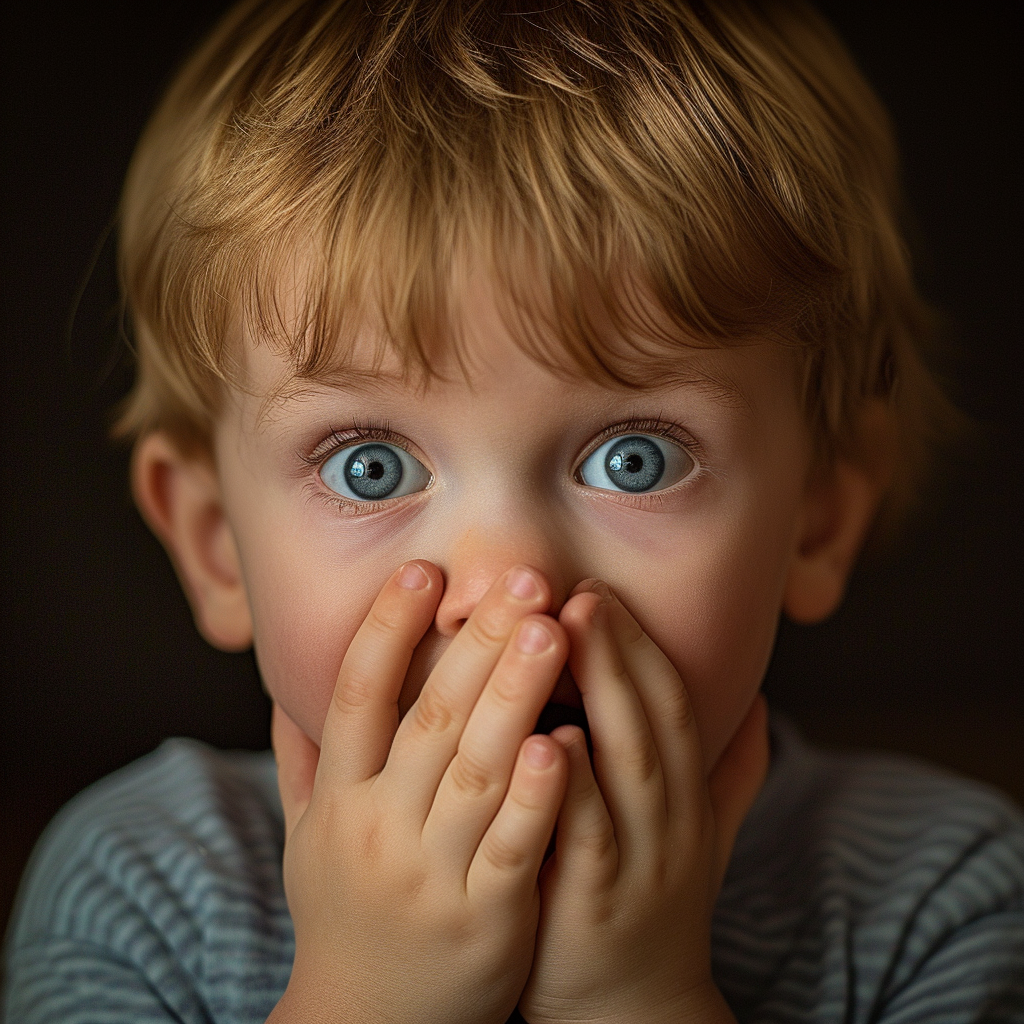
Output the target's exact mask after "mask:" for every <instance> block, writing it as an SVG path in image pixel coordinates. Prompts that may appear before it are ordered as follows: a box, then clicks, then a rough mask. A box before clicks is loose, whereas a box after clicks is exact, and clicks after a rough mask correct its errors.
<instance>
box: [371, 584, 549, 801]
mask: <svg viewBox="0 0 1024 1024" xmlns="http://www.w3.org/2000/svg"><path fill="white" fill-rule="evenodd" d="M550 601H551V593H550V589H549V588H548V584H547V582H546V580H544V578H543V577H542V576H541V574H540V573H538V572H537V571H536V570H532V569H529V568H528V567H526V566H515V567H514V568H512V569H510V570H509V571H508V572H507V573H505V574H504V575H503V576H502V577H501V578H500V579H498V580H496V581H495V583H494V584H493V585H492V586H491V588H490V589H489V590H488V591H487V593H486V594H485V595H484V596H483V598H482V599H481V601H480V603H479V604H478V605H477V607H476V608H474V609H473V612H472V614H471V615H470V616H469V618H468V619H467V620H466V623H465V625H464V626H463V627H462V628H461V629H460V630H459V633H458V634H457V636H456V637H455V639H454V640H453V641H452V642H451V643H450V644H449V645H448V647H447V648H446V650H445V651H444V653H443V654H442V655H441V658H440V659H439V661H438V663H437V664H436V665H435V666H434V669H433V671H432V672H431V673H430V677H429V678H428V679H427V682H426V684H425V685H424V687H423V690H422V691H421V692H420V695H419V697H418V698H417V700H416V702H415V703H414V704H413V706H412V707H411V708H410V709H409V712H408V713H407V714H406V716H405V718H404V719H403V720H402V723H401V725H400V726H399V728H398V733H397V735H396V736H395V741H394V743H393V745H392V748H391V754H390V756H389V757H388V764H387V768H386V769H385V772H384V775H383V776H382V781H385V780H387V782H388V784H389V785H390V784H391V781H392V780H393V781H394V785H395V788H396V793H395V797H396V799H400V800H402V801H403V802H404V810H405V813H408V814H415V815H418V816H419V818H418V820H420V821H425V820H426V818H427V814H428V812H429V811H430V808H431V805H432V804H433V802H434V797H435V794H436V793H437V790H438V786H439V785H440V782H441V779H442V777H443V776H444V774H445V772H446V771H447V770H448V766H449V765H450V764H451V762H452V759H453V758H454V757H455V755H456V752H457V750H458V749H459V743H460V740H461V737H462V734H463V730H464V729H465V726H466V723H467V722H468V721H469V717H470V715H471V714H472V713H473V709H474V707H475V706H476V703H477V701H478V699H479V698H480V695H481V693H482V692H483V690H484V687H485V686H486V685H487V683H488V680H489V679H490V678H491V675H492V673H493V672H494V669H495V666H496V665H497V664H498V661H499V659H500V658H501V657H502V654H503V652H504V651H505V649H506V647H507V646H508V642H509V639H510V638H511V636H512V634H513V632H514V631H515V629H516V627H517V625H518V624H519V623H520V622H521V621H522V620H523V619H524V618H525V617H526V616H527V615H530V614H531V613H536V612H540V611H542V610H544V609H546V608H547V607H548V606H549V604H550ZM548 622H549V628H551V627H553V629H554V630H556V631H557V630H558V628H559V627H558V625H557V623H555V622H554V621H553V620H548ZM556 656H557V655H555V654H551V653H549V654H548V655H546V656H545V657H547V659H548V660H549V661H550V660H551V659H552V658H554V657H556ZM562 659H563V660H564V653H563V654H562ZM513 660H514V659H513ZM545 664H546V663H545ZM509 665H510V666H511V665H512V662H510V663H509ZM533 671H536V669H533ZM556 675H557V672H556ZM509 685H512V683H511V682H510V683H509ZM521 685H525V684H520V689H519V690H516V691H515V692H516V693H517V694H520V696H519V697H517V698H516V700H515V701H506V703H510V704H515V705H517V706H518V701H519V699H520V697H521ZM552 685H553V684H552ZM548 692H550V689H549V691H548ZM544 699H545V700H546V699H547V698H546V697H545V698H544ZM541 703H542V704H543V701H541ZM534 720H536V716H535V717H534ZM531 726H532V723H531ZM530 731H531V729H530V728H529V727H528V728H526V729H524V730H523V732H521V733H520V734H519V736H518V738H517V739H516V742H515V745H514V746H513V748H512V754H511V760H509V761H508V764H507V769H508V771H510V770H511V763H512V761H514V758H515V751H516V750H517V749H518V747H519V743H520V742H522V740H523V738H524V737H525V736H526V735H527V734H528V733H529V732H530ZM466 767H467V768H468V767H470V766H469V765H466ZM505 778H506V779H507V778H508V775H507V774H506V776H505ZM399 790H400V791H399Z"/></svg>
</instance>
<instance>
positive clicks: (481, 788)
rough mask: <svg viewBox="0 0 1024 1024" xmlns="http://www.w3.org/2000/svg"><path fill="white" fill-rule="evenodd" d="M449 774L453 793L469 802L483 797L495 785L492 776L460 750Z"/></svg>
mask: <svg viewBox="0 0 1024 1024" xmlns="http://www.w3.org/2000/svg"><path fill="white" fill-rule="evenodd" d="M449 773H450V777H451V782H452V785H453V786H454V788H455V791H456V792H457V793H459V794H461V795H462V796H463V797H466V798H468V799H470V800H476V799H479V798H480V797H482V796H485V795H486V794H487V793H488V792H490V790H491V789H492V788H493V787H494V785H495V778H494V776H493V774H492V773H491V772H489V771H488V770H487V769H486V768H485V767H484V766H483V765H481V764H480V763H479V762H478V761H476V760H475V759H474V758H473V757H468V756H467V755H466V754H465V753H464V752H463V751H461V750H460V751H459V753H458V754H456V755H455V758H454V760H453V761H452V763H451V767H450V768H449Z"/></svg>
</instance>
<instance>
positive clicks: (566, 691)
mask: <svg viewBox="0 0 1024 1024" xmlns="http://www.w3.org/2000/svg"><path fill="white" fill-rule="evenodd" d="M560 725H578V726H579V727H580V728H581V729H582V730H583V734H584V736H586V738H587V750H588V752H589V753H590V754H591V756H593V748H592V747H591V744H590V723H589V722H588V721H587V713H586V712H585V711H584V710H583V700H582V698H581V697H580V691H579V688H578V687H577V686H576V682H575V680H574V679H573V678H572V675H571V674H570V672H569V668H568V666H566V667H565V668H563V669H562V674H561V676H559V679H558V683H557V684H556V685H555V689H554V692H553V693H552V695H551V700H549V701H548V703H547V704H545V705H544V708H543V709H542V711H541V713H540V716H539V717H538V719H537V724H536V725H535V726H534V728H533V731H534V732H535V733H544V734H547V733H550V732H551V731H552V730H554V729H557V728H558V727H559V726H560Z"/></svg>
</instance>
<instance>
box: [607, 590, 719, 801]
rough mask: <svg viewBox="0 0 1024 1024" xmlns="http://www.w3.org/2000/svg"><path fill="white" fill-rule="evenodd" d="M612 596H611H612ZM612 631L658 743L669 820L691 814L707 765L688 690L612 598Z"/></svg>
mask: <svg viewBox="0 0 1024 1024" xmlns="http://www.w3.org/2000/svg"><path fill="white" fill-rule="evenodd" d="M609 593H610V592H609ZM608 620H609V626H610V628H611V631H612V633H613V635H614V636H615V638H616V640H617V641H618V645H619V651H620V656H621V658H622V663H623V665H624V666H625V668H626V671H627V673H628V675H629V678H630V679H631V680H632V681H633V683H634V685H635V686H636V690H637V695H638V697H639V699H640V703H641V705H642V706H643V709H644V714H645V716H646V718H647V722H648V723H649V725H650V729H651V734H652V736H653V737H654V745H655V747H656V749H657V751H658V757H659V758H660V761H661V765H662V770H663V773H664V778H665V799H666V804H667V808H668V813H669V815H670V816H679V815H685V814H692V813H693V812H694V810H695V801H697V800H699V799H701V798H702V797H703V790H704V776H705V768H704V759H703V755H702V753H701V745H700V735H699V733H698V732H697V722H696V719H695V718H694V716H693V706H692V704H691V703H690V696H689V694H688V693H687V691H686V685H685V683H684V682H683V680H682V679H681V678H680V676H679V673H678V672H677V671H676V668H675V666H674V665H673V664H672V662H671V661H669V659H668V657H667V655H666V654H665V652H664V651H662V649H661V648H660V647H659V646H658V645H657V644H656V643H655V642H654V641H653V640H652V639H651V638H650V637H649V636H648V635H647V633H646V632H645V631H644V630H643V628H642V627H641V626H640V624H639V623H638V622H637V621H636V619H634V618H633V616H632V614H630V612H629V609H628V608H626V606H625V605H624V604H623V603H622V602H621V601H619V600H618V599H617V598H616V597H615V595H614V594H613V593H610V600H609V602H608Z"/></svg>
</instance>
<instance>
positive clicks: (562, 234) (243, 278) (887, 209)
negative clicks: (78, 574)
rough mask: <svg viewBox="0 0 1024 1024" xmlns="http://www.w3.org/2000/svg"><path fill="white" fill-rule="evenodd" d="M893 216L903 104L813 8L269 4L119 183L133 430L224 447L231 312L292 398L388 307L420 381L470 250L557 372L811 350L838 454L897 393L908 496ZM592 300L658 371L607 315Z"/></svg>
mask: <svg viewBox="0 0 1024 1024" xmlns="http://www.w3.org/2000/svg"><path fill="white" fill-rule="evenodd" d="M898 205H899V196H898V185H897V157H896V151H895V146H894V142H893V137H892V132H891V130H890V126H889V123H888V119H887V117H886V114H885V112H884V110H883V109H882V107H881V106H880V104H879V102H878V100H877V99H876V97H875V95H874V94H873V92H872V91H871V89H870V87H869V86H868V85H867V83H866V82H865V81H864V79H863V78H862V76H861V75H860V73H859V72H858V70H857V69H856V67H855V66H854V64H853V62H852V60H851V58H850V57H849V55H848V54H847V53H846V51H845V49H844V48H843V46H842V44H841V43H840V42H839V41H838V39H837V38H836V37H835V35H834V34H833V32H832V30H831V29H830V28H829V27H828V25H827V24H826V23H825V22H824V21H822V20H821V18H820V17H819V16H818V15H817V14H815V13H814V12H813V11H812V10H811V9H809V8H808V7H806V6H804V5H803V4H802V3H799V2H779V3H770V2H766V3H753V2H738V0H737V2H732V0H714V2H699V0H695V2H686V0H629V2H623V3H606V2H605V0H573V2H569V3H559V4H551V5H550V6H549V7H544V5H541V8H540V9H538V5H537V4H535V3H530V2H525V0H520V2H515V0H248V2H244V3H242V4H241V5H239V6H238V7H237V8H235V9H234V10H233V11H232V12H230V13H229V14H228V15H227V17H226V18H225V19H224V20H223V22H222V23H221V24H220V25H219V26H218V27H217V28H216V29H215V30H214V32H213V33H212V35H211V36H210V37H209V39H208V40H207V41H206V42H205V43H204V44H203V45H202V46H201V47H200V48H199V49H198V51H197V52H196V53H195V54H194V55H193V56H192V57H191V58H190V59H189V60H188V62H187V63H186V64H185V66H184V67H183V68H182V70H181V71H180V73H179V74H178V75H177V77H176V79H175V80H174V81H173V83H172V85H171V87H170V89H169V90H168V92H167V94H166V96H165V97H164V99H163V101H162V103H161V104H160V106H159V108H158V109H157V111H156V113H155V115H154V116H153V118H152V121H151V122H150V124H149V126H148V128H147V129H146V132H145V134H144V135H143V137H142V140H141V141H140V143H139V146H138V149H137V151H136V154H135V157H134V159H133V161H132V164H131V167H130V170H129V173H128V178H127V182H126V186H125V190H124V195H123V201H122V207H121V220H120V260H121V273H122V279H123V284H124V290H125V298H126V302H127V307H128V310H129V313H130V317H131V322H132V325H133V329H134V338H135V343H136V351H137V359H138V376H137V381H136V384H135V387H134V390H133V391H132V393H131V395H130V396H129V398H128V400H127V403H126V405H125V407H124V409H123V412H122V416H121V418H120V422H119V430H120V431H121V432H122V433H124V434H126V435H133V434H136V435H137V434H139V433H145V432H147V431H150V430H153V429H165V430H168V431H170V432H172V433H173V434H176V435H177V436H178V437H179V438H180V439H182V441H183V442H185V441H189V440H191V441H192V442H194V443H203V442H204V440H206V439H208V437H209V433H210V430H211V426H212V423H213V422H214V420H215V418H216V415H217V412H218V409H219V403H220V401H221V398H222V395H223V389H224V386H225V383H226V382H229V381H236V380H237V376H238V374H237V367H236V366H235V361H234V356H235V355H237V353H236V352H235V350H234V347H233V346H232V344H230V343H229V336H230V327H231V325H232V323H234V322H237V320H238V318H239V317H242V318H243V319H244V320H245V322H246V323H247V324H248V325H249V327H250V329H251V330H252V331H253V333H254V334H255V335H256V336H257V337H258V338H261V339H264V340H266V341H268V342H269V343H273V344H276V345H280V346H283V347H284V349H285V350H286V351H287V352H288V354H289V355H290V358H291V360H292V362H293V365H294V369H295V380H296V381H297V382H301V381H304V380H311V379H322V378H323V377H324V376H325V375H329V374H331V373H332V372H337V371H339V370H341V369H342V368H343V367H344V362H345V358H346V352H347V346H346V345H345V344H344V343H343V340H342V339H344V337H346V335H347V332H351V331H353V330H355V329H357V327H358V325H359V323H360V321H361V319H362V318H363V317H364V316H365V314H366V313H367V311H368V310H369V309H370V308H371V307H372V309H373V312H374V314H375V315H377V316H378V317H379V320H380V322H382V323H383V324H384V325H385V326H386V335H387V344H389V345H392V346H394V347H395V348H396V349H397V350H398V352H399V354H400V355H401V357H402V359H403V362H404V365H406V366H408V367H416V368H419V369H420V370H422V371H424V372H425V373H427V374H429V373H431V372H433V369H432V367H433V364H434V363H435V362H436V356H437V354H438V353H439V351H441V350H442V349H447V350H449V351H454V352H455V353H456V355H459V356H460V359H461V356H462V355H463V354H464V353H461V352H460V345H461V344H462V343H461V341H460V338H459V335H458V333H457V332H455V331H452V330H450V329H448V328H449V325H450V324H451V323H452V321H453V308H452V306H453V303H454V302H455V297H454V295H453V293H452V281H453V280H454V279H455V277H456V276H457V271H458V269H459V266H460V265H464V264H466V263H467V262H468V261H470V260H473V261H479V262H483V263H484V264H485V265H486V267H487V268H488V270H489V271H490V272H491V273H493V274H494V275H495V276H496V278H497V280H498V281H500V283H501V285H502V291H503V293H504V294H506V295H507V296H509V297H510V306H511V307H513V308H514V309H515V310H516V311H518V316H517V319H518V321H519V324H520V326H521V327H522V330H520V331H519V332H518V334H517V342H518V343H520V344H522V346H523V347H524V349H525V350H526V351H528V352H529V354H531V355H532V356H533V357H535V358H537V359H538V360H541V361H542V362H544V363H545V364H546V365H549V366H550V367H551V368H552V369H555V370H557V371H558V372H563V371H565V372H577V373H583V374H585V375H587V376H589V377H591V378H594V379H600V380H606V381H616V382H618V383H620V384H625V385H627V386H631V387H643V386H647V385H649V383H650V380H651V374H652V373H655V372H660V373H670V372H671V364H672V360H673V354H674V353H678V351H679V347H680V346H681V345H693V344H699V345H721V344H729V343H734V342H738V341H743V340H748V339H755V338H756V339H763V338H771V339H776V340H778V341H779V342H781V343H784V344H789V345H794V346H797V348H798V350H799V353H800V358H801V360H802V366H803V369H804V373H803V378H804V403H805V406H806V413H807V416H808V421H809V423H810V426H811V429H812V431H813V434H814V436H815V438H816V439H817V441H818V444H819V447H820V449H821V450H822V451H825V452H834V451H836V450H840V449H842V447H843V446H844V445H849V444H851V443H852V441H851V438H852V432H853V431H855V429H856V421H857V416H858V412H859V410H860V409H861V408H862V407H863V406H864V404H865V402H866V401H867V400H869V399H871V398H875V397H885V398H888V400H889V401H890V402H891V403H892V405H893V408H894V410H895V413H896V418H897V421H898V423H899V426H900V435H901V436H900V455H901V459H902V468H901V472H900V474H899V479H900V480H901V481H902V489H903V491H904V492H908V491H909V490H910V489H911V488H912V486H913V481H914V479H915V477H916V474H917V472H918V471H919V469H920V467H921V466H922V465H923V462H924V456H925V453H926V451H927V449H928V447H929V443H930V438H931V436H932V435H933V434H934V433H935V431H936V428H937V425H938V424H939V423H940V422H941V421H942V418H943V415H944V414H945V413H944V410H945V409H946V407H945V406H944V403H943V399H942V396H941V393H940V391H939V389H938V388H937V386H936V385H935V383H934V381H933V380H932V378H931V377H930V376H929V374H928V372H927V371H926V370H925V368H924V365H923V363H922V360H921V357H920V351H921V348H922V346H923V344H924V343H925V341H926V339H927V337H928V335H929V332H930V323H931V319H930V316H929V313H928V310H927V308H926V306H925V305H924V303H923V302H922V300H921V298H920V297H919V295H918V293H917V291H916V289H915V286H914V283H913V280H912V275H911V270H910V266H909V261H908V258H907V253H906V251H905V247H904V244H903V240H902V237H901V234H900V230H899V226H898ZM286 267H287V268H290V269H289V274H290V275H291V278H290V279H291V280H292V282H293V284H294V282H295V281H296V280H297V281H298V283H299V286H300V287H299V288H298V289H297V294H299V295H301V296H302V299H301V303H300V308H299V310H298V313H297V314H295V313H294V311H293V312H292V313H290V314H289V315H288V316H285V315H284V314H282V312H281V309H282V308H283V303H282V295H281V288H282V283H281V282H282V272H283V268H286ZM624 268H625V269H624ZM296 275H297V277H296ZM627 277H629V278H634V279H635V280H637V281H639V282H640V283H641V285H642V287H643V288H644V289H645V290H646V291H647V292H648V293H649V294H650V295H651V296H652V297H653V298H654V299H655V301H656V302H657V304H658V306H659V307H660V308H661V309H662V310H663V311H664V312H665V313H666V314H667V315H668V317H669V318H670V320H671V322H672V325H673V328H677V329H678V331H676V330H675V329H674V330H672V331H666V330H665V329H664V327H662V326H659V325H658V324H654V323H652V322H650V317H646V318H645V316H644V313H643V304H642V303H638V302H636V301H634V299H635V290H633V289H631V288H629V287H623V282H624V280H625V279H626V278H627ZM595 293H596V294H597V295H598V296H599V298H600V300H601V304H602V307H603V309H604V311H605V312H607V313H608V314H609V315H610V316H611V317H612V318H613V322H614V323H615V324H616V325H617V326H619V327H620V328H621V329H622V331H623V332H627V333H628V332H629V331H630V329H632V333H631V334H630V337H631V338H632V339H633V347H634V350H635V356H636V358H635V359H632V358H623V356H622V354H621V352H619V353H618V354H617V355H614V356H613V354H612V352H611V350H610V349H609V348H608V346H607V344H606V339H603V338H602V336H601V334H600V332H599V331H597V330H595V329H594V326H593V322H592V321H593V316H592V314H591V313H590V312H589V310H590V309H591V306H590V305H588V302H586V301H584V299H585V297H586V296H592V295H593V294H595ZM552 342H554V345H553V344H552ZM620 348H621V346H620ZM676 358H677V361H678V357H676ZM899 500H900V499H897V501H899Z"/></svg>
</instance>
